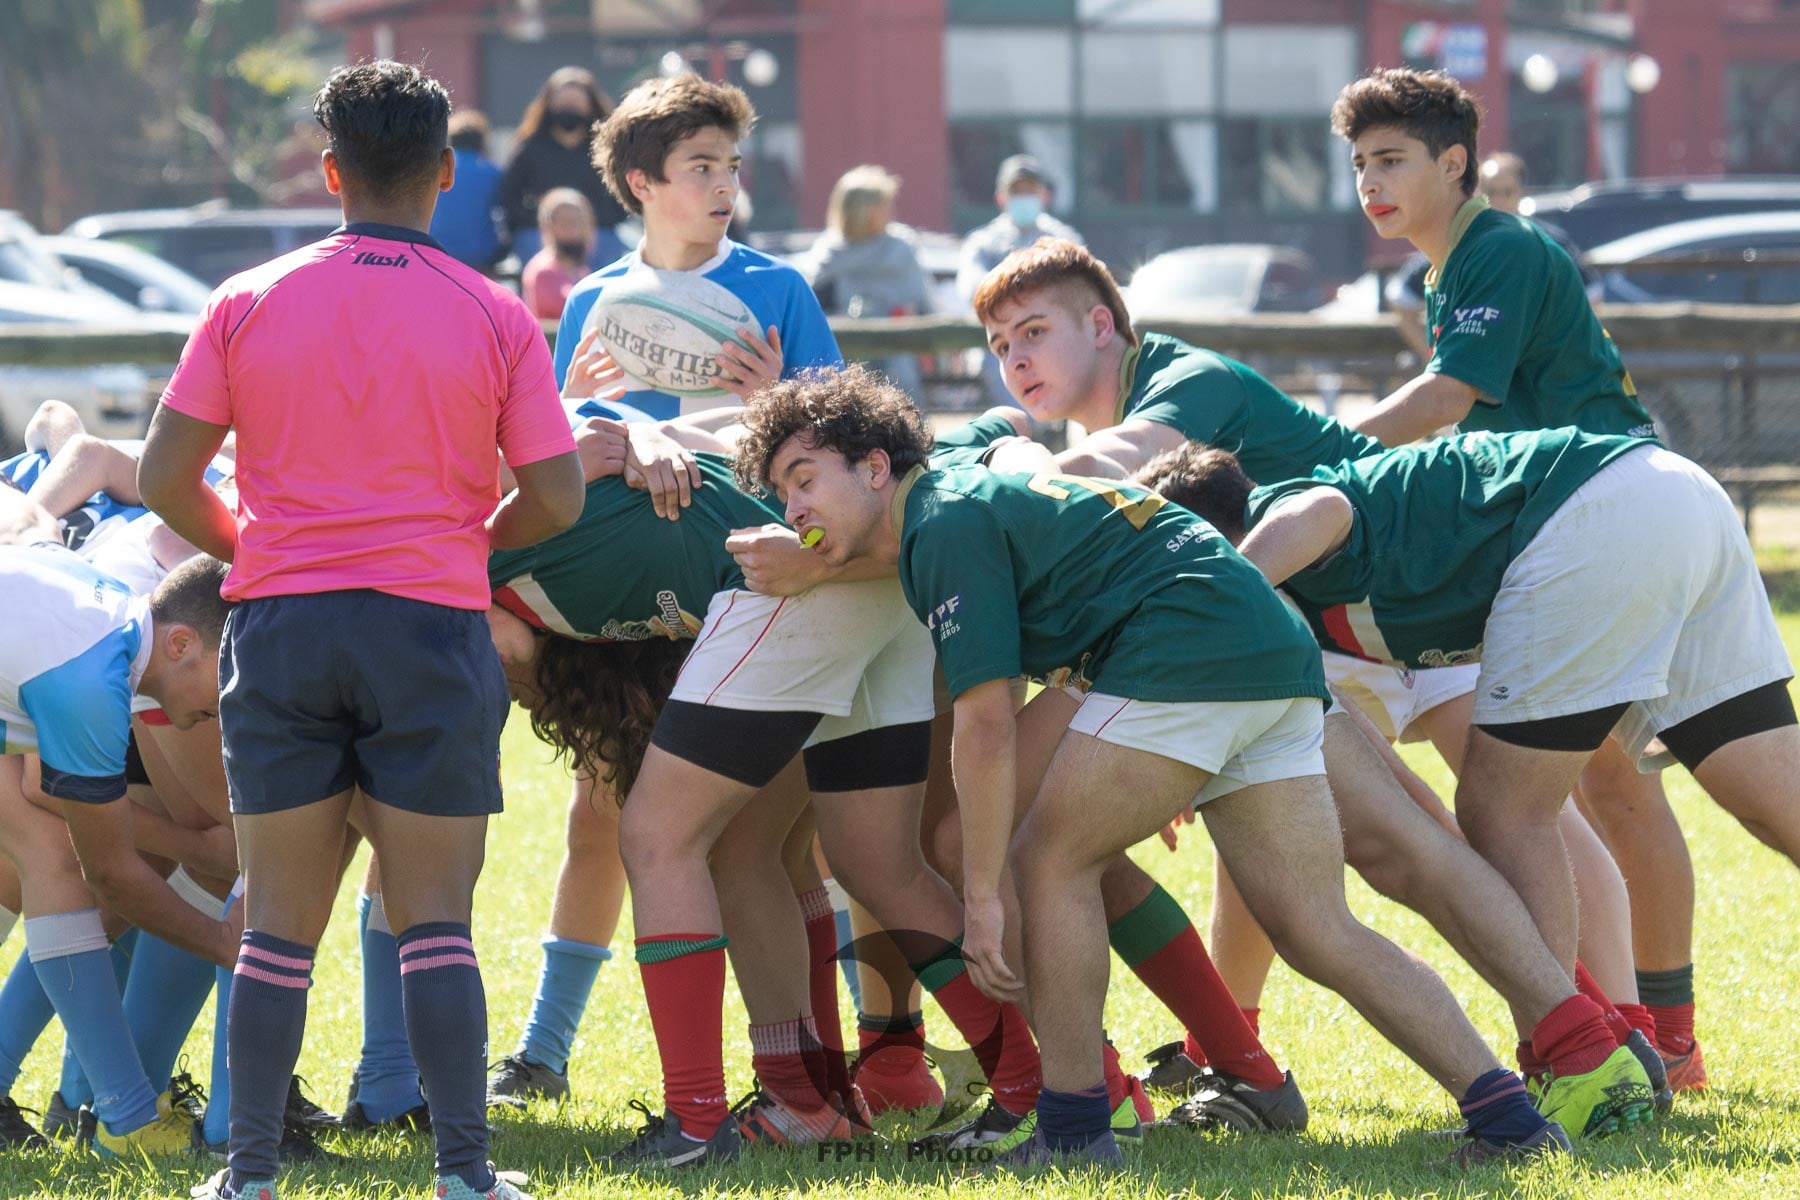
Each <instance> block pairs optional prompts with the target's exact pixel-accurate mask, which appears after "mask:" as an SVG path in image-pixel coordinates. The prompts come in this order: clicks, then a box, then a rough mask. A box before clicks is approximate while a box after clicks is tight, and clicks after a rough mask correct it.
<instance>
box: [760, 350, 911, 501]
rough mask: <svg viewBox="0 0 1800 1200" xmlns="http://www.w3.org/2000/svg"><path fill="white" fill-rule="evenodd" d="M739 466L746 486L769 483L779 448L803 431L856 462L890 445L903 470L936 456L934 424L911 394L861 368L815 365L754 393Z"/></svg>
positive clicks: (891, 457)
mask: <svg viewBox="0 0 1800 1200" xmlns="http://www.w3.org/2000/svg"><path fill="white" fill-rule="evenodd" d="M743 426H744V435H743V436H742V437H741V438H739V439H738V446H737V457H736V460H735V469H736V471H737V477H738V482H739V484H740V485H741V486H743V487H744V488H745V489H746V490H750V491H757V490H761V489H763V488H765V487H767V486H768V479H769V463H770V462H771V461H772V460H773V459H774V458H775V452H776V451H777V450H779V449H781V447H782V446H784V445H786V444H787V440H788V439H789V438H791V437H795V436H798V437H799V438H800V440H801V442H802V443H803V444H804V445H805V446H807V447H808V448H809V449H813V450H835V451H836V452H837V453H839V454H842V455H843V456H844V457H845V458H846V459H848V460H850V461H851V462H853V463H857V462H861V461H862V460H863V459H865V458H867V457H868V456H869V452H870V451H871V450H885V451H886V452H887V456H888V461H889V462H890V463H892V464H893V470H894V473H895V474H896V475H904V474H905V473H906V472H907V471H910V470H911V469H912V468H914V467H917V466H923V465H924V464H925V461H926V460H927V459H928V458H929V457H930V456H931V442H932V438H931V429H930V427H929V426H927V425H926V424H925V417H924V415H923V414H921V413H920V412H919V407H918V405H916V404H914V403H913V401H912V397H910V396H908V395H907V394H906V393H905V392H903V391H901V390H900V389H899V388H897V387H895V386H894V385H893V384H891V383H889V382H888V381H887V379H886V378H885V377H884V376H882V375H878V374H876V373H875V372H874V371H871V370H869V369H868V368H867V367H864V366H862V365H861V364H860V363H859V364H856V365H854V366H849V367H844V368H842V369H838V368H835V367H815V368H812V369H811V370H807V371H802V372H801V373H800V374H799V375H797V376H795V377H794V378H792V379H783V380H781V381H779V382H777V383H771V384H769V385H768V386H767V387H764V388H762V389H760V390H759V391H756V392H753V393H751V395H750V399H749V400H748V401H746V402H745V404H744V413H743Z"/></svg>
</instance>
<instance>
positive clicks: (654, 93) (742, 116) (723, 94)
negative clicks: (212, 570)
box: [593, 72, 756, 214]
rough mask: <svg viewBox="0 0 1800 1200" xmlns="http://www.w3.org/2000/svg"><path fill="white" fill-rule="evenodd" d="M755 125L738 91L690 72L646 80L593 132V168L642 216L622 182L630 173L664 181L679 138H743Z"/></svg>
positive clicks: (752, 112) (747, 101)
mask: <svg viewBox="0 0 1800 1200" xmlns="http://www.w3.org/2000/svg"><path fill="white" fill-rule="evenodd" d="M755 124H756V109H755V107H754V106H753V105H752V104H751V103H750V97H748V96H746V95H744V90H743V89H742V88H739V87H735V86H733V85H732V84H729V83H708V82H707V81H706V80H704V79H702V78H700V77H699V76H698V75H695V74H693V73H692V72H687V73H685V74H682V75H676V76H674V77H672V78H667V79H664V78H657V79H647V80H645V81H644V82H643V83H640V84H638V85H637V86H636V87H634V88H632V89H631V90H630V91H629V92H626V93H625V98H624V99H623V100H621V101H619V107H617V108H615V109H614V110H613V112H612V115H611V116H609V117H607V118H606V120H605V121H603V122H602V123H601V125H600V127H599V128H598V129H596V130H594V146H593V155H594V169H595V170H596V171H598V172H600V177H601V178H602V179H604V180H606V187H607V190H608V191H610V192H612V194H613V195H614V196H616V197H618V200H619V203H620V204H623V205H624V206H625V207H626V208H627V209H629V210H630V211H632V212H634V213H639V214H641V213H642V212H643V211H644V206H643V205H642V204H641V203H639V201H638V198H637V197H636V196H634V195H632V194H631V184H630V183H629V182H627V179H626V177H627V176H629V175H630V174H631V173H632V172H633V171H642V172H643V173H644V174H645V175H647V176H649V177H650V178H651V179H654V180H656V181H657V182H658V183H667V182H668V177H667V176H665V175H664V174H663V163H664V162H665V161H667V160H668V157H669V155H670V154H671V153H672V152H673V151H674V149H675V147H676V146H677V145H679V144H680V143H681V142H682V141H683V140H685V139H687V138H690V137H693V136H694V135H695V134H696V133H699V132H700V131H701V130H702V129H723V130H725V131H726V132H727V133H729V134H730V135H731V136H732V137H733V138H734V139H738V138H743V137H744V136H745V135H747V134H748V133H749V132H750V130H751V128H752V127H753V126H754V125H755Z"/></svg>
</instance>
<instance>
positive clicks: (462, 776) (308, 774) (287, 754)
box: [219, 591, 509, 816]
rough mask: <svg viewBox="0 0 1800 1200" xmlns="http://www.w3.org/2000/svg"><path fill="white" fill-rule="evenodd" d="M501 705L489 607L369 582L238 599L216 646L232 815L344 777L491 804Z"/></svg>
mask: <svg viewBox="0 0 1800 1200" xmlns="http://www.w3.org/2000/svg"><path fill="white" fill-rule="evenodd" d="M508 705H509V700H508V696H507V690H506V675H505V673H504V672H503V671H502V669H501V667H500V656H499V654H498V653H496V652H495V650H494V643H493V638H492V637H491V635H490V634H489V633H488V623H487V616H486V614H485V613H481V612H474V611H471V610H468V609H461V608H447V607H445V606H443V605H441V604H428V603H426V602H424V601H422V600H408V599H405V598H403V597H400V596H390V595H388V594H387V593H385V592H374V591H350V592H320V593H314V594H308V595H299V596H267V597H263V598H260V599H255V600H245V601H243V602H242V603H240V604H238V605H237V606H236V607H234V608H233V609H232V610H231V615H230V617H229V618H227V620H226V622H225V638H224V644H223V645H222V646H221V647H220V651H219V728H220V732H221V733H222V734H223V736H224V742H225V774H226V778H227V779H228V780H229V781H230V784H231V811H232V812H234V813H266V812H280V811H282V810H284V809H289V808H299V807H301V806H302V805H306V804H314V803H317V802H318V801H320V800H324V799H326V798H328V797H331V796H335V795H337V794H338V793H339V792H342V791H346V790H348V789H349V788H350V787H351V785H353V784H354V785H355V786H357V787H360V788H361V789H362V790H363V792H364V793H365V794H366V795H367V796H368V797H369V798H370V799H372V800H378V801H380V802H381V803H383V804H389V805H392V806H393V807H395V808H403V809H406V810H408V811H410V812H419V813H431V814H434V815H439V816H474V815H478V814H483V813H497V812H499V811H500V807H501V806H500V730H501V728H502V727H503V726H504V725H505V724H506V713H507V709H508Z"/></svg>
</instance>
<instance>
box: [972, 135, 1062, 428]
mask: <svg viewBox="0 0 1800 1200" xmlns="http://www.w3.org/2000/svg"><path fill="white" fill-rule="evenodd" d="M1052 196H1053V192H1052V186H1051V182H1050V175H1049V172H1047V171H1045V170H1044V164H1043V163H1041V162H1039V161H1038V160H1037V159H1035V158H1033V157H1032V156H1031V155H1029V154H1015V155H1013V156H1012V157H1011V158H1009V159H1007V160H1006V161H1005V162H1003V163H1001V164H1000V173H999V175H998V176H996V178H995V180H994V206H995V207H996V208H998V209H999V210H1000V215H999V216H997V217H995V218H994V219H993V220H991V221H989V222H988V223H987V224H986V225H983V226H981V227H979V228H977V229H973V230H971V231H970V232H969V236H968V237H966V238H964V239H963V246H962V262H961V264H960V265H959V266H958V268H957V271H956V292H957V294H958V295H959V296H961V297H962V301H963V303H964V304H965V305H968V304H972V303H973V301H974V299H975V289H976V288H978V287H980V286H981V281H982V280H983V279H985V278H987V273H988V272H989V271H991V270H993V269H994V268H995V267H997V266H999V265H1000V260H1001V259H1003V258H1005V257H1006V256H1007V255H1009V254H1011V253H1012V252H1013V251H1014V250H1020V249H1023V248H1024V247H1026V246H1029V245H1031V244H1032V243H1033V242H1035V241H1037V240H1038V239H1039V238H1043V237H1055V238H1067V239H1068V240H1069V241H1071V242H1074V243H1075V244H1077V245H1085V244H1086V242H1085V240H1084V239H1083V238H1082V236H1081V235H1080V234H1079V233H1076V232H1075V230H1074V229H1073V228H1071V227H1070V226H1068V225H1066V224H1064V223H1063V222H1061V221H1059V220H1057V219H1056V218H1055V217H1053V216H1051V215H1050V201H1051V199H1052ZM981 360H982V361H981V378H982V382H983V383H984V384H985V385H986V386H987V391H988V396H989V397H990V403H993V404H1004V405H1009V406H1011V407H1014V408H1016V407H1018V404H1017V402H1016V401H1014V400H1013V398H1012V396H1011V394H1010V393H1008V392H1007V390H1006V381H1005V380H1004V379H1002V378H1001V377H1000V360H999V359H998V358H995V357H994V356H993V355H992V354H983V355H982V356H981Z"/></svg>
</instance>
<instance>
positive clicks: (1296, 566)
mask: <svg viewBox="0 0 1800 1200" xmlns="http://www.w3.org/2000/svg"><path fill="white" fill-rule="evenodd" d="M1355 517H1356V509H1355V508H1354V507H1353V506H1352V505H1351V503H1350V499H1349V497H1347V496H1345V495H1344V493H1342V492H1340V491H1338V490H1337V489H1336V488H1333V487H1313V488H1307V489H1306V490H1305V491H1303V492H1298V493H1295V494H1294V495H1293V496H1290V497H1288V498H1287V499H1284V500H1280V501H1278V502H1277V503H1276V504H1275V506H1274V507H1273V508H1271V509H1270V510H1269V511H1268V513H1267V515H1265V516H1264V517H1263V519H1262V520H1261V521H1258V522H1257V524H1256V528H1254V529H1252V530H1251V531H1250V532H1249V533H1248V534H1246V535H1245V536H1244V540H1243V541H1242V542H1241V543H1240V544H1239V545H1238V553H1240V554H1242V555H1243V556H1244V557H1245V558H1247V559H1249V560H1250V561H1251V562H1252V563H1255V564H1256V566H1257V568H1258V569H1259V570H1261V571H1262V573H1263V575H1264V576H1265V577H1267V579H1268V581H1269V582H1270V583H1272V584H1280V583H1281V582H1282V581H1284V580H1286V579H1287V578H1288V577H1289V576H1291V575H1295V574H1297V573H1299V572H1301V571H1304V570H1306V568H1308V567H1310V566H1312V565H1313V564H1314V563H1317V562H1319V561H1320V560H1321V559H1324V558H1326V557H1328V556H1330V555H1331V554H1332V553H1334V552H1335V551H1337V550H1338V549H1339V548H1340V547H1341V546H1343V544H1344V543H1345V542H1346V541H1347V540H1349V537H1350V526H1351V524H1352V522H1353V521H1354V520H1355Z"/></svg>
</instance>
